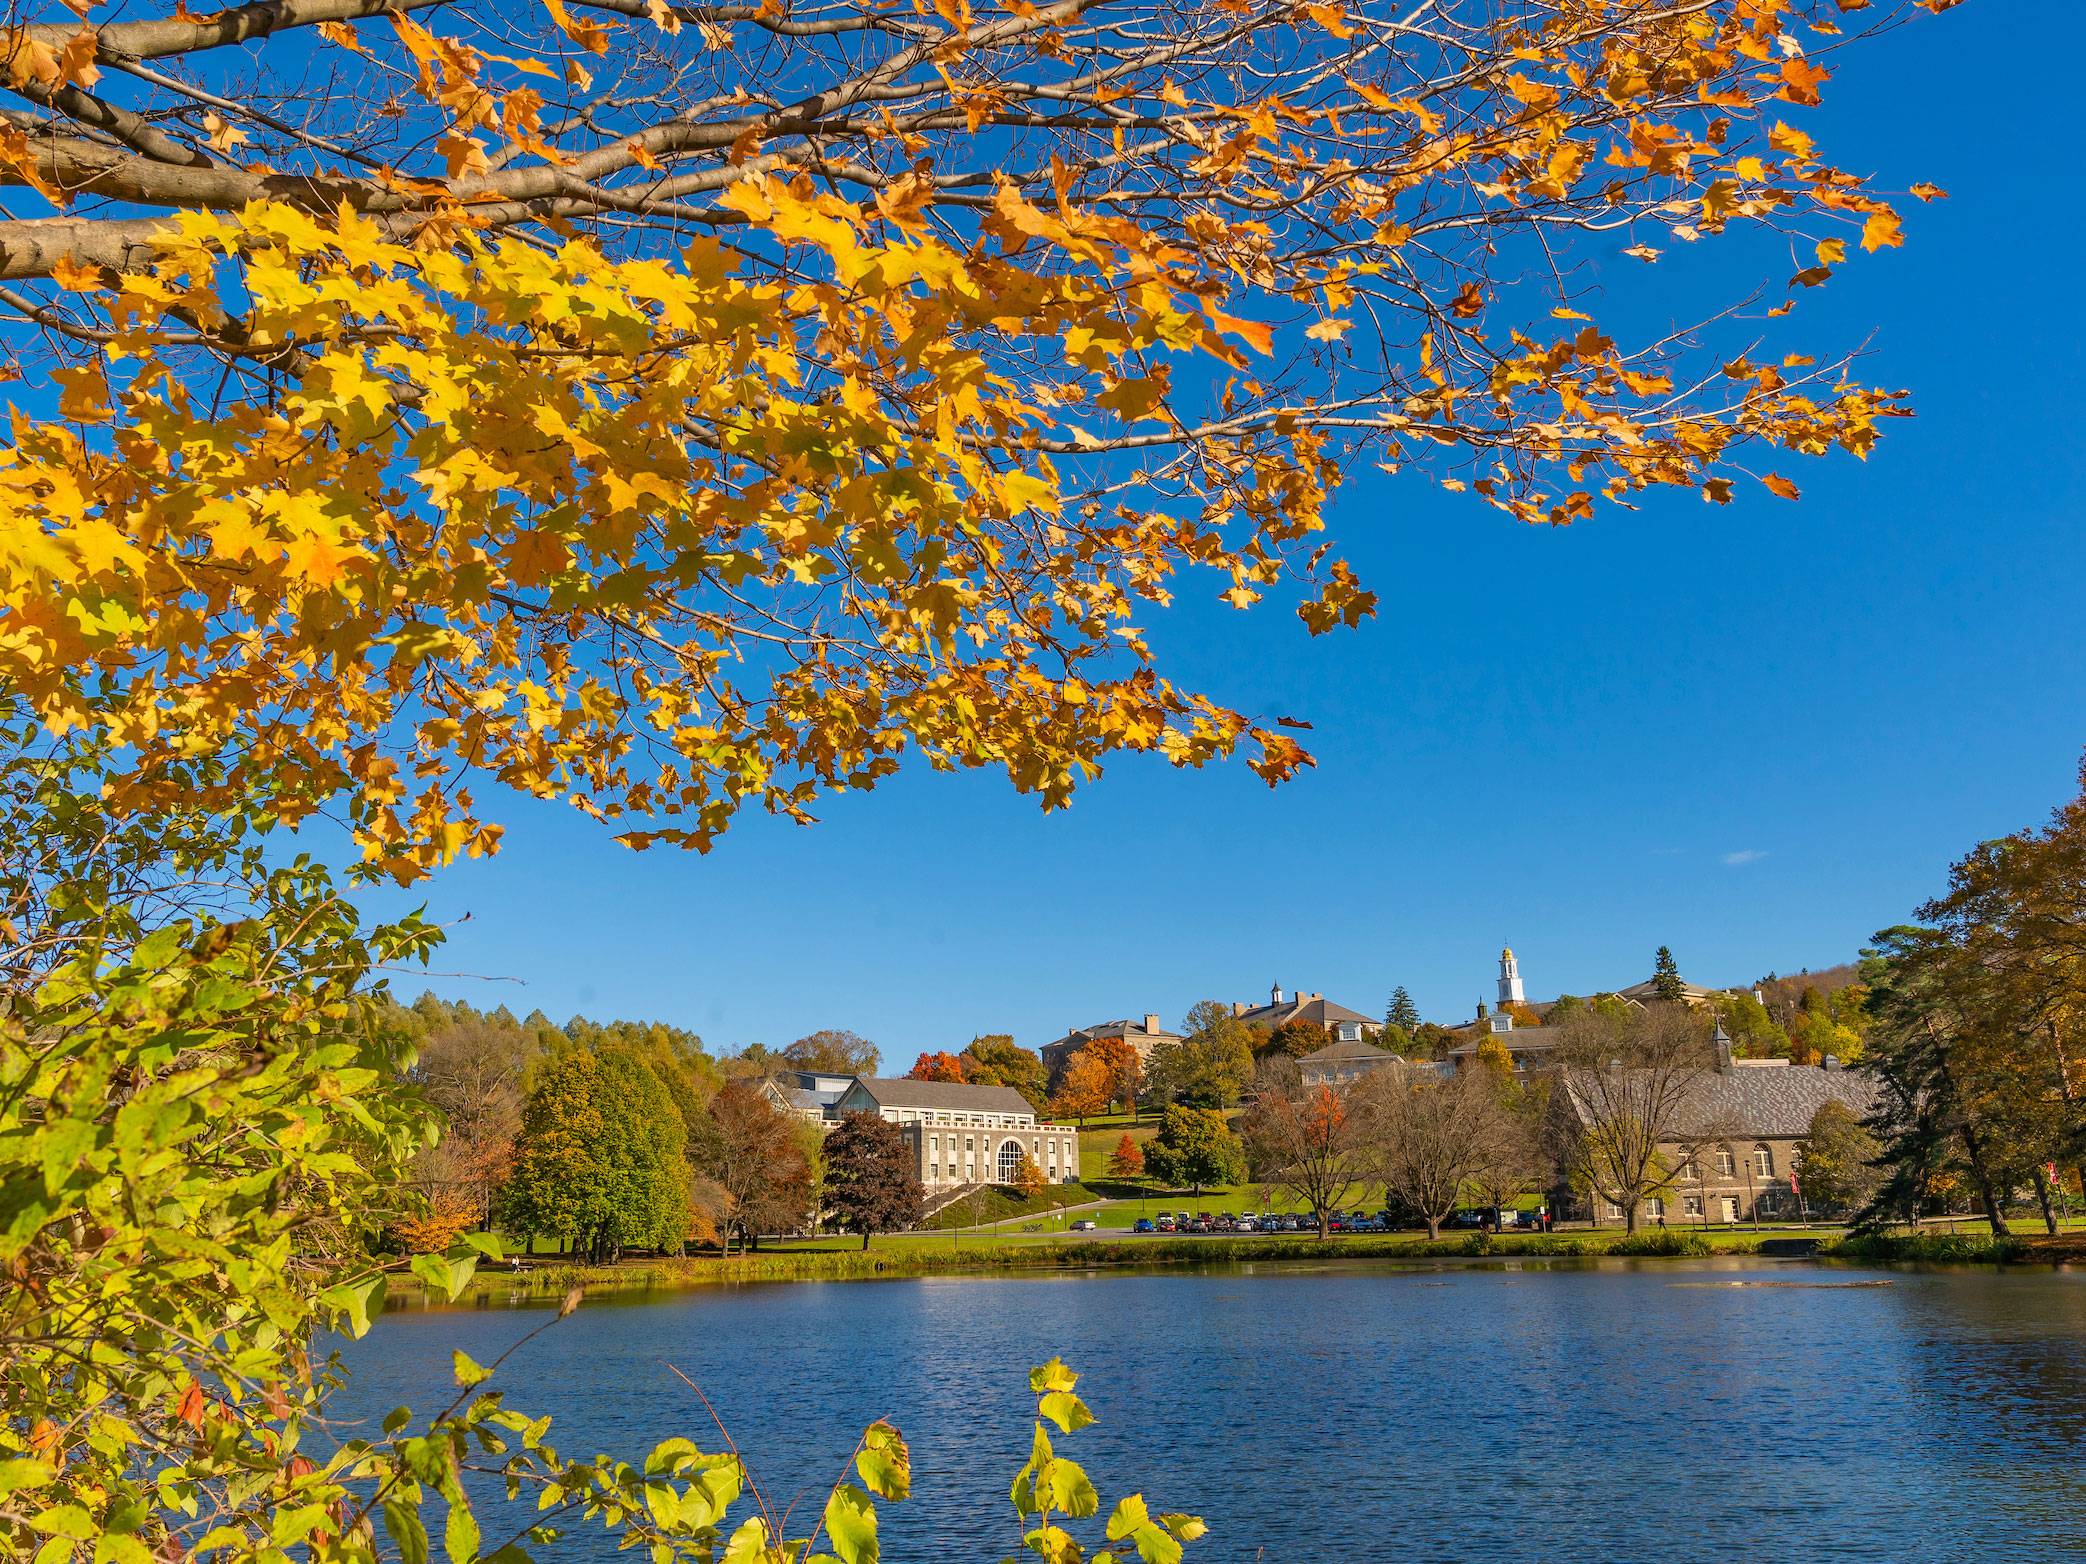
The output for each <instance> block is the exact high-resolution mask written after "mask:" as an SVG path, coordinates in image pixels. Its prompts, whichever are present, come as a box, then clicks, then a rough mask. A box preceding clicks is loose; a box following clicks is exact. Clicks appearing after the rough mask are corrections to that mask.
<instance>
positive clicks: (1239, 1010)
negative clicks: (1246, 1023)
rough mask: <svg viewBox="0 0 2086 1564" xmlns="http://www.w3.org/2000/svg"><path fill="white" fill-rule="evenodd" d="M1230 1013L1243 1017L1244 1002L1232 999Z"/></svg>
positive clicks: (1244, 1010)
mask: <svg viewBox="0 0 2086 1564" xmlns="http://www.w3.org/2000/svg"><path fill="white" fill-rule="evenodd" d="M1231 1013H1232V1014H1233V1015H1235V1016H1242V1015H1244V1014H1245V1013H1246V1002H1245V1001H1244V1000H1243V999H1234V1000H1233V1001H1232V1002H1231Z"/></svg>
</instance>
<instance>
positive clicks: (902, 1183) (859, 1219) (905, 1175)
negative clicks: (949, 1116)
mask: <svg viewBox="0 0 2086 1564" xmlns="http://www.w3.org/2000/svg"><path fill="white" fill-rule="evenodd" d="M825 1153H826V1175H825V1181H824V1185H823V1188H822V1190H821V1202H822V1204H823V1207H824V1210H825V1213H826V1217H827V1219H828V1220H829V1221H831V1222H832V1223H833V1225H834V1226H836V1227H838V1228H839V1229H840V1230H841V1231H842V1232H846V1233H860V1234H861V1235H862V1247H863V1248H864V1249H867V1248H868V1247H869V1235H870V1234H872V1233H893V1232H898V1231H900V1230H901V1229H904V1228H908V1227H912V1226H915V1225H916V1224H918V1222H919V1220H920V1212H921V1200H922V1193H921V1189H920V1177H919V1173H918V1170H917V1169H916V1168H915V1166H914V1160H913V1153H912V1150H911V1148H909V1147H908V1146H907V1145H906V1143H905V1132H904V1131H903V1130H901V1129H899V1127H898V1126H897V1125H895V1124H892V1123H889V1122H887V1121H885V1120H884V1119H882V1118H880V1117H878V1116H877V1115H876V1114H874V1113H843V1114H842V1115H841V1116H840V1120H839V1122H838V1123H836V1124H835V1125H834V1126H833V1128H832V1131H831V1132H830V1133H829V1134H828V1135H827V1136H826V1147H825Z"/></svg>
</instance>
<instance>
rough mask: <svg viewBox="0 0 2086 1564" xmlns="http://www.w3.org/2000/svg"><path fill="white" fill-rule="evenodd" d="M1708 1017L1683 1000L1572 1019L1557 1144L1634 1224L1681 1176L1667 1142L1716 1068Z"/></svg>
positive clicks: (1557, 1099)
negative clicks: (1699, 1083)
mask: <svg viewBox="0 0 2086 1564" xmlns="http://www.w3.org/2000/svg"><path fill="white" fill-rule="evenodd" d="M1708 1038H1709V1029H1708V1023H1707V1022H1706V1021H1704V1020H1702V1019H1701V1018H1699V1017H1697V1016H1696V1015H1695V1014H1694V1013H1692V1012H1691V1011H1689V1010H1687V1009H1686V1008H1685V1007H1683V1006H1680V1005H1654V1006H1652V1007H1650V1008H1649V1009H1645V1010H1640V1011H1632V1012H1627V1013H1626V1014H1625V1016H1624V1017H1623V1018H1617V1017H1616V1016H1614V1015H1612V1014H1610V1013H1608V1012H1605V1011H1603V1010H1601V1009H1599V1008H1595V1009H1592V1010H1590V1011H1588V1012H1586V1013H1584V1014H1581V1015H1575V1016H1574V1017H1572V1019H1571V1020H1570V1021H1569V1022H1568V1023H1567V1024H1566V1026H1565V1028H1564V1030H1563V1033H1562V1035H1561V1039H1560V1041H1559V1044H1558V1048H1557V1051H1556V1055H1555V1057H1556V1059H1557V1061H1558V1065H1559V1073H1558V1076H1557V1080H1556V1083H1555V1085H1554V1087H1553V1090H1552V1098H1551V1100H1552V1103H1553V1109H1554V1111H1556V1112H1558V1113H1559V1114H1560V1115H1561V1118H1560V1120H1559V1124H1558V1130H1559V1133H1558V1136H1557V1144H1556V1146H1555V1148H1554V1149H1555V1152H1556V1154H1557V1156H1558V1158H1559V1160H1560V1162H1561V1163H1562V1164H1563V1166H1564V1168H1565V1170H1566V1172H1567V1174H1568V1175H1569V1176H1571V1177H1572V1178H1573V1179H1575V1180H1576V1181H1577V1182H1579V1183H1580V1184H1581V1185H1583V1186H1584V1187H1585V1188H1587V1189H1588V1190H1589V1191H1590V1192H1591V1193H1592V1194H1593V1195H1594V1196H1596V1197H1598V1198H1600V1199H1603V1200H1606V1201H1607V1202H1608V1203H1609V1204H1611V1205H1614V1206H1617V1207H1620V1208H1621V1210H1622V1213H1623V1221H1624V1224H1625V1225H1626V1227H1627V1228H1628V1230H1629V1231H1631V1232H1633V1233H1634V1232H1635V1231H1636V1230H1637V1220H1638V1216H1639V1214H1640V1209H1641V1207H1642V1206H1643V1203H1644V1201H1645V1199H1646V1198H1647V1197H1648V1196H1650V1195H1654V1194H1657V1193H1658V1192H1659V1191H1660V1190H1662V1189H1664V1188H1665V1187H1666V1186H1667V1185H1668V1184H1669V1183H1670V1182H1671V1180H1672V1177H1673V1173H1674V1169H1673V1168H1672V1167H1671V1166H1670V1165H1669V1164H1668V1161H1667V1159H1666V1156H1665V1154H1664V1152H1663V1150H1662V1148H1663V1146H1664V1145H1665V1144H1666V1143H1667V1142H1669V1141H1672V1140H1675V1139H1676V1138H1677V1137H1678V1134H1679V1131H1680V1128H1681V1125H1680V1114H1681V1110H1682V1108H1683V1107H1684V1105H1685V1104H1686V1102H1687V1100H1688V1096H1689V1093H1690V1092H1692V1091H1693V1090H1694V1087H1695V1084H1696V1082H1697V1081H1699V1080H1700V1079H1701V1078H1702V1076H1703V1074H1704V1073H1705V1072H1706V1071H1707V1070H1708V1069H1709V1068H1710V1064H1711V1060H1710V1053H1709V1042H1708Z"/></svg>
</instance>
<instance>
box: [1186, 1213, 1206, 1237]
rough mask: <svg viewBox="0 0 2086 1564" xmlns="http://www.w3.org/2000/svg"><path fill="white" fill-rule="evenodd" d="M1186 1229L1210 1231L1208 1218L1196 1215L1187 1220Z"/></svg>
mask: <svg viewBox="0 0 2086 1564" xmlns="http://www.w3.org/2000/svg"><path fill="white" fill-rule="evenodd" d="M1188 1231H1189V1232H1191V1233H1207V1232H1208V1231H1210V1219H1209V1218H1208V1217H1206V1216H1199V1217H1196V1218H1195V1219H1194V1220H1192V1221H1191V1222H1189V1224H1188Z"/></svg>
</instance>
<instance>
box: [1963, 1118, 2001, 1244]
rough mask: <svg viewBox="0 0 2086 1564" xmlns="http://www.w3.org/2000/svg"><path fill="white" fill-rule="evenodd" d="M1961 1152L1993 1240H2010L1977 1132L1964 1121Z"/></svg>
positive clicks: (1968, 1122)
mask: <svg viewBox="0 0 2086 1564" xmlns="http://www.w3.org/2000/svg"><path fill="white" fill-rule="evenodd" d="M1962 1136H1963V1150H1964V1151H1965V1152H1966V1153H1967V1154H1968V1155H1969V1158H1970V1173H1971V1176H1972V1177H1973V1178H1975V1179H1976V1180H1977V1193H1978V1198H1979V1199H1981V1200H1983V1201H1984V1203H1985V1218H1986V1220H1988V1221H1989V1222H1990V1223H1991V1224H1992V1236H1993V1237H1994V1238H2011V1237H2013V1229H2012V1228H2010V1227H2008V1226H2007V1225H2006V1213H2005V1212H2004V1211H2002V1210H2001V1209H2000V1207H1999V1197H1998V1196H1997V1195H1996V1194H1994V1193H1993V1191H1992V1175H1991V1174H1989V1173H1987V1172H1986V1171H1985V1157H1984V1151H1983V1149H1982V1148H1981V1147H1980V1146H1979V1145H1978V1143H1977V1131H1976V1130H1974V1129H1972V1128H1971V1127H1970V1121H1969V1120H1968V1119H1965V1120H1964V1121H1963V1128H1962Z"/></svg>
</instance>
